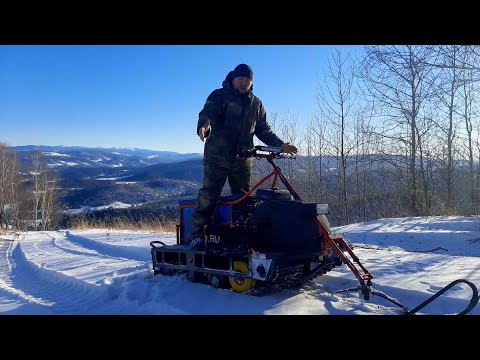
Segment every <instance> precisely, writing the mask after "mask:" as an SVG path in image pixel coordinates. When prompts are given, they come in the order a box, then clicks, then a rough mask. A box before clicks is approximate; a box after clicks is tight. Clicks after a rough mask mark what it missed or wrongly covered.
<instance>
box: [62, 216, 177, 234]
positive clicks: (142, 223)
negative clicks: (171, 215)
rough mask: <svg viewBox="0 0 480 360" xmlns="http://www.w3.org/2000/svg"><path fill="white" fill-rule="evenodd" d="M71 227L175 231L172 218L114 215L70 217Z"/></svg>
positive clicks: (79, 228) (78, 228)
mask: <svg viewBox="0 0 480 360" xmlns="http://www.w3.org/2000/svg"><path fill="white" fill-rule="evenodd" d="M70 228H71V229H77V230H86V229H112V230H134V231H154V232H175V230H176V222H175V221H172V220H164V219H158V220H152V219H148V220H136V221H134V220H131V219H128V218H121V217H114V218H109V219H107V220H98V219H94V220H92V219H88V218H86V217H81V216H80V217H76V218H74V219H72V222H71V225H70Z"/></svg>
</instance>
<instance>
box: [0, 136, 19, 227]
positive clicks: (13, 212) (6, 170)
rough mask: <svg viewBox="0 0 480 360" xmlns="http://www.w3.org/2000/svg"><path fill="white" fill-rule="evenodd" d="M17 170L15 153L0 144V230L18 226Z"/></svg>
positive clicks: (4, 144) (5, 145) (17, 164)
mask: <svg viewBox="0 0 480 360" xmlns="http://www.w3.org/2000/svg"><path fill="white" fill-rule="evenodd" d="M19 169H20V166H19V163H18V160H17V157H16V153H15V151H13V150H11V149H10V148H9V147H8V145H7V144H6V143H0V229H1V228H5V229H8V228H11V227H16V226H17V225H18V189H19V186H20V175H19Z"/></svg>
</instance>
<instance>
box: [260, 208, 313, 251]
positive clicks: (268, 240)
mask: <svg viewBox="0 0 480 360" xmlns="http://www.w3.org/2000/svg"><path fill="white" fill-rule="evenodd" d="M316 217H317V204H316V203H304V202H299V201H286V200H265V201H263V202H262V203H261V204H259V205H258V206H257V208H256V209H255V212H254V214H253V219H254V220H255V221H258V222H259V223H262V224H263V225H262V226H261V227H260V228H259V231H258V233H257V236H256V238H257V248H258V250H259V251H281V252H288V253H289V254H292V255H293V254H304V253H312V252H321V244H320V240H321V235H320V233H319V230H318V227H317V224H316V221H315V219H316Z"/></svg>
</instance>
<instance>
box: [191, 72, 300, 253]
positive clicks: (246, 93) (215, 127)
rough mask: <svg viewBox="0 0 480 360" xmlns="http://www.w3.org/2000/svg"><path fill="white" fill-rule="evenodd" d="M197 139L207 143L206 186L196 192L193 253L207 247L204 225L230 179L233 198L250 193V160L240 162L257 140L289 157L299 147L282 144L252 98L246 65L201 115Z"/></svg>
mask: <svg viewBox="0 0 480 360" xmlns="http://www.w3.org/2000/svg"><path fill="white" fill-rule="evenodd" d="M197 134H198V136H199V137H200V139H201V140H202V141H204V140H205V148H204V156H203V164H204V175H203V187H202V188H201V189H200V190H199V191H198V197H197V203H196V208H195V210H194V213H193V228H192V234H191V235H192V239H193V240H192V242H191V243H190V246H191V247H192V248H193V249H202V248H203V247H204V232H203V228H204V224H206V222H207V220H208V218H209V217H210V216H211V214H212V211H213V209H214V207H215V203H216V202H217V200H218V199H219V197H220V194H221V192H222V189H223V186H224V184H225V181H226V180H227V179H228V183H229V185H230V190H231V192H232V194H242V193H245V192H248V190H249V189H250V179H251V170H252V162H253V159H252V158H239V157H238V156H237V154H239V153H240V152H241V151H242V150H251V149H252V148H253V147H254V145H253V136H254V135H256V136H257V137H258V138H259V139H260V140H261V141H262V142H263V143H265V144H266V145H268V146H275V147H282V151H283V152H285V153H289V154H295V153H297V148H296V147H295V146H293V145H289V144H287V143H284V142H283V141H282V140H280V139H279V138H278V136H277V135H275V134H274V133H273V131H272V129H271V128H270V125H269V124H268V122H267V115H266V112H265V108H264V107H263V104H262V101H261V100H260V99H259V98H258V97H256V96H255V95H254V94H253V71H252V68H251V67H250V66H248V65H246V64H240V65H238V66H237V67H236V68H235V69H234V70H233V71H230V72H229V73H228V75H227V76H226V78H225V80H224V81H223V83H222V88H220V89H216V90H214V91H213V92H212V93H211V94H210V95H209V96H208V98H207V101H206V103H205V105H204V107H203V109H202V111H201V112H200V114H199V117H198V124H197Z"/></svg>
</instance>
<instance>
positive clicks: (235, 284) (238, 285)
mask: <svg viewBox="0 0 480 360" xmlns="http://www.w3.org/2000/svg"><path fill="white" fill-rule="evenodd" d="M233 270H235V271H238V272H241V273H243V274H246V273H248V272H249V270H248V264H247V262H245V261H243V260H237V261H235V262H234V263H233ZM228 281H229V282H230V286H231V287H232V289H233V291H235V292H239V293H244V292H247V291H248V290H251V289H253V288H254V287H255V280H253V279H239V278H235V277H233V276H229V277H228Z"/></svg>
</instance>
